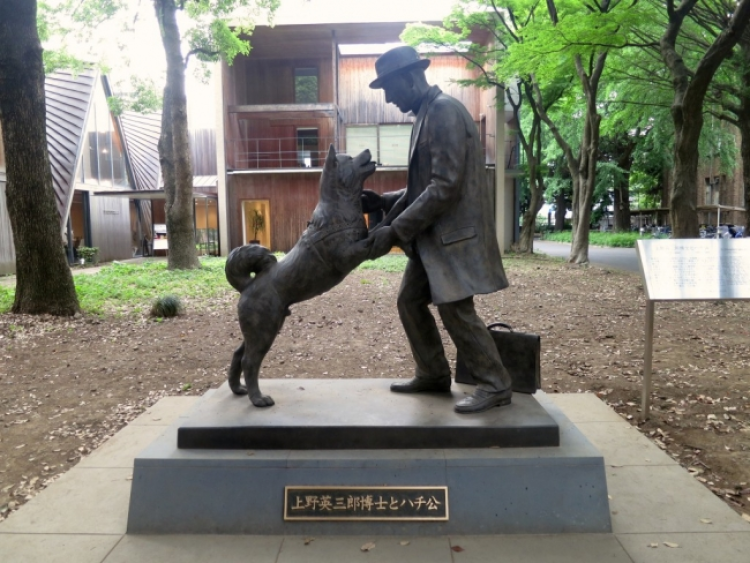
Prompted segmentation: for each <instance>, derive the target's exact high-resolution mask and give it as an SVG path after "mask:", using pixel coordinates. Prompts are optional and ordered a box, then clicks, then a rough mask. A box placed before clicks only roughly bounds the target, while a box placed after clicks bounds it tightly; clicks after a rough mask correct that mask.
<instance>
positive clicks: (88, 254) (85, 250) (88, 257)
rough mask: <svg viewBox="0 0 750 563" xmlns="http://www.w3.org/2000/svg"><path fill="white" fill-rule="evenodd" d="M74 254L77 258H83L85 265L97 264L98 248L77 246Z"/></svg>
mask: <svg viewBox="0 0 750 563" xmlns="http://www.w3.org/2000/svg"><path fill="white" fill-rule="evenodd" d="M76 252H78V256H80V257H81V258H83V259H84V260H85V261H86V263H87V264H96V263H97V262H98V256H99V248H97V247H96V246H79V247H78V248H77V249H76Z"/></svg>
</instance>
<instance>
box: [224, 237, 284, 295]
mask: <svg viewBox="0 0 750 563" xmlns="http://www.w3.org/2000/svg"><path fill="white" fill-rule="evenodd" d="M274 264H276V257H275V256H274V255H273V254H271V251H270V250H268V249H267V248H265V247H264V246H260V245H259V244H246V245H245V246H238V247H237V248H235V249H234V250H232V252H230V253H229V256H228V257H227V263H226V266H224V274H226V276H227V281H228V282H229V283H230V284H231V285H232V287H233V288H234V289H236V290H237V291H239V292H240V293H242V290H243V289H245V288H246V287H247V286H248V285H250V284H251V283H252V282H253V279H254V277H255V276H254V274H259V273H261V272H262V271H264V270H266V269H268V268H270V267H271V266H273V265H274Z"/></svg>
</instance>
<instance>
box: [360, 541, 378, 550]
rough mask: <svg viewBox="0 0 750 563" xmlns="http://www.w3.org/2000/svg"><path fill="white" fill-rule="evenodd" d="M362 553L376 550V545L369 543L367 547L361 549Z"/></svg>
mask: <svg viewBox="0 0 750 563" xmlns="http://www.w3.org/2000/svg"><path fill="white" fill-rule="evenodd" d="M359 549H360V550H361V551H372V550H373V549H375V543H374V542H371V541H368V542H367V543H366V544H365V545H363V546H362V547H360V548H359Z"/></svg>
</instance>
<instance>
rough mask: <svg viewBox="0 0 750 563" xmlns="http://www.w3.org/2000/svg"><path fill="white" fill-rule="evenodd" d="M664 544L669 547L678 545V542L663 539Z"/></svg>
mask: <svg viewBox="0 0 750 563" xmlns="http://www.w3.org/2000/svg"><path fill="white" fill-rule="evenodd" d="M664 545H666V546H667V547H671V548H675V547H680V544H678V543H674V542H671V541H665V542H664Z"/></svg>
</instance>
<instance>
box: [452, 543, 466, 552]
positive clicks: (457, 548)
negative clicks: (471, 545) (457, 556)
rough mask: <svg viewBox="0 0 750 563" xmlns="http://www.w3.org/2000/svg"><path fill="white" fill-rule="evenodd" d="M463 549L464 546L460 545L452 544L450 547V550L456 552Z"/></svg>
mask: <svg viewBox="0 0 750 563" xmlns="http://www.w3.org/2000/svg"><path fill="white" fill-rule="evenodd" d="M463 550H464V548H463V547H461V546H460V545H454V546H453V547H451V551H455V552H456V553H461V552H462V551H463Z"/></svg>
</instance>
